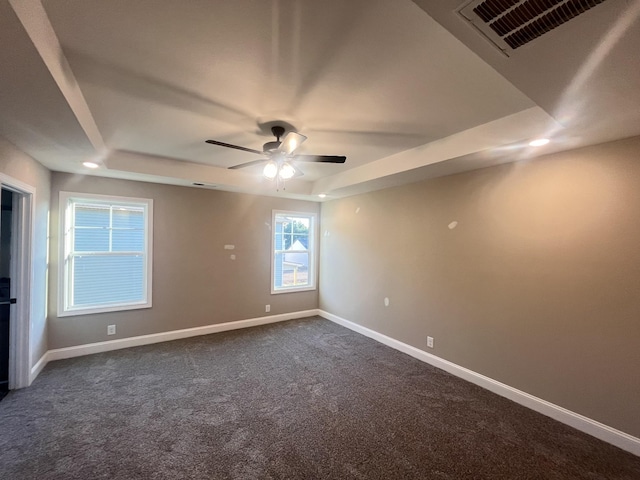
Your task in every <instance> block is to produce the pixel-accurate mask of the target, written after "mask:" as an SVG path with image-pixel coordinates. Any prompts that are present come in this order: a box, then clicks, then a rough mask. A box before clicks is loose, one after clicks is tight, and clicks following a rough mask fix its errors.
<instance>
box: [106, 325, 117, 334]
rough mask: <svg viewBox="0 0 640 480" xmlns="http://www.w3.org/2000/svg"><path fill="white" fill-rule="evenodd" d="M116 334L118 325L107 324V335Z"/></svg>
mask: <svg viewBox="0 0 640 480" xmlns="http://www.w3.org/2000/svg"><path fill="white" fill-rule="evenodd" d="M115 334H116V326H115V325H107V335H115Z"/></svg>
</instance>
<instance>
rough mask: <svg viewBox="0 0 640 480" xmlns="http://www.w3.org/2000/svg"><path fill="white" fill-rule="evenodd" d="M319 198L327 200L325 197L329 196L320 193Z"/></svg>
mask: <svg viewBox="0 0 640 480" xmlns="http://www.w3.org/2000/svg"><path fill="white" fill-rule="evenodd" d="M318 196H319V197H320V198H325V197H326V196H327V194H326V193H319V194H318Z"/></svg>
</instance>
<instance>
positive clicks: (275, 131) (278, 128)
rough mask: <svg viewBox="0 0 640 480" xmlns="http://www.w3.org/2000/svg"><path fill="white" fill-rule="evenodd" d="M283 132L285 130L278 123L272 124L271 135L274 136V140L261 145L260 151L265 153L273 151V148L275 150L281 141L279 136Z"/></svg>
mask: <svg viewBox="0 0 640 480" xmlns="http://www.w3.org/2000/svg"><path fill="white" fill-rule="evenodd" d="M284 132H285V129H284V127H281V126H280V125H274V126H273V127H271V133H273V136H274V137H276V141H275V142H267V143H265V144H264V145H263V146H262V151H263V152H264V153H267V152H273V151H274V150H277V149H278V147H279V146H280V143H281V142H280V138H281V137H282V136H283V135H284Z"/></svg>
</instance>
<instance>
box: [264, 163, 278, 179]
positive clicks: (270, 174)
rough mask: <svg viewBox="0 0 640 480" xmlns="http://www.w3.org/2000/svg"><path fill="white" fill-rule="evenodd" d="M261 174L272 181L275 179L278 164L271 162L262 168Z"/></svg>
mask: <svg viewBox="0 0 640 480" xmlns="http://www.w3.org/2000/svg"><path fill="white" fill-rule="evenodd" d="M262 174H263V175H264V176H265V177H267V178H268V179H269V180H273V179H274V178H276V175H278V164H277V163H276V162H274V161H273V160H271V161H270V162H269V163H267V164H266V165H265V166H264V170H263V171H262Z"/></svg>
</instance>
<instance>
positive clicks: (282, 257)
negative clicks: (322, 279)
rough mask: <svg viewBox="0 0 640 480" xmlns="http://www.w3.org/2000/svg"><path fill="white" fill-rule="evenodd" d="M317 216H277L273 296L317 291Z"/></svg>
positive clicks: (275, 212) (273, 223)
mask: <svg viewBox="0 0 640 480" xmlns="http://www.w3.org/2000/svg"><path fill="white" fill-rule="evenodd" d="M315 222H316V215H315V214H313V213H302V212H283V211H277V210H275V211H274V212H273V222H272V225H273V237H272V254H273V262H272V265H271V267H272V268H271V293H282V292H293V291H301V290H314V289H315V283H316V282H315V264H316V252H315Z"/></svg>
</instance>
